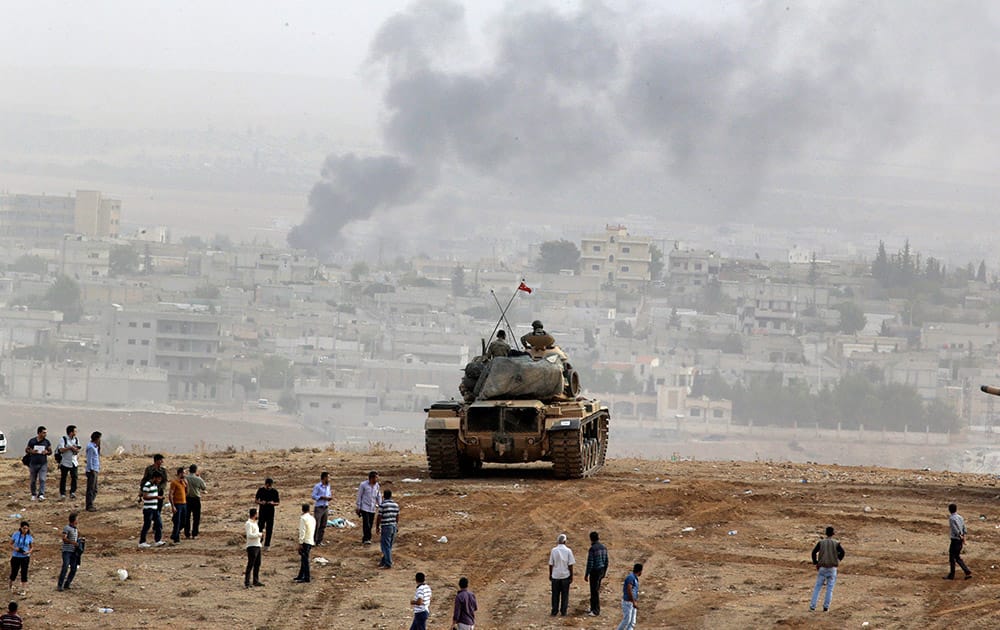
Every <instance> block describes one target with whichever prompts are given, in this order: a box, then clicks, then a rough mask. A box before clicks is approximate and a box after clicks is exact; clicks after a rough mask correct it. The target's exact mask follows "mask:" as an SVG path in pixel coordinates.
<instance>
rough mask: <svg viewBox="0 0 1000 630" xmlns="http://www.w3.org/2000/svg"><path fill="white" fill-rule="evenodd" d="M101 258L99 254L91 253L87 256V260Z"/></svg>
mask: <svg viewBox="0 0 1000 630" xmlns="http://www.w3.org/2000/svg"><path fill="white" fill-rule="evenodd" d="M100 257H101V255H100V254H99V253H97V252H90V253H89V254H87V258H100Z"/></svg>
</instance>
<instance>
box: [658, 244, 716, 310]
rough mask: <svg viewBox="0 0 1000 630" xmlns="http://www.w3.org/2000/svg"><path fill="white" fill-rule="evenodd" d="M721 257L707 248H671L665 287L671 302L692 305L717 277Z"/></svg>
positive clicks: (677, 304)
mask: <svg viewBox="0 0 1000 630" xmlns="http://www.w3.org/2000/svg"><path fill="white" fill-rule="evenodd" d="M721 270H722V257H721V256H720V255H719V254H718V253H716V252H713V251H708V250H680V249H675V250H672V251H671V252H670V253H669V255H668V258H667V289H668V292H669V296H670V300H671V303H672V304H674V305H676V306H693V305H695V304H697V303H698V302H699V301H700V300H701V298H702V296H703V295H704V291H705V287H707V286H708V285H709V284H710V283H712V282H715V281H717V280H718V279H719V272H720V271H721Z"/></svg>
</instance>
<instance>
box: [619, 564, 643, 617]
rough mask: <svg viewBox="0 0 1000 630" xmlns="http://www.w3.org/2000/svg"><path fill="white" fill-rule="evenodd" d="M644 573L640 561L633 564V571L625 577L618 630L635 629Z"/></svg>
mask: <svg viewBox="0 0 1000 630" xmlns="http://www.w3.org/2000/svg"><path fill="white" fill-rule="evenodd" d="M640 575H642V565H641V564H639V563H638V562H637V563H635V564H634V565H632V572H631V573H629V574H628V576H626V577H625V583H624V584H622V621H621V623H619V624H618V630H633V629H634V628H635V619H636V613H637V612H638V610H639V576H640Z"/></svg>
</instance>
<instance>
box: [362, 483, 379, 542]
mask: <svg viewBox="0 0 1000 630" xmlns="http://www.w3.org/2000/svg"><path fill="white" fill-rule="evenodd" d="M380 492H381V486H379V483H378V472H377V471H374V470H373V471H371V472H369V473H368V480H367V481H362V482H361V485H360V486H358V499H357V504H356V511H357V514H358V516H360V517H361V543H362V544H364V545H370V544H372V524H373V523H375V513H376V512H378V506H379V503H380V502H381V494H380Z"/></svg>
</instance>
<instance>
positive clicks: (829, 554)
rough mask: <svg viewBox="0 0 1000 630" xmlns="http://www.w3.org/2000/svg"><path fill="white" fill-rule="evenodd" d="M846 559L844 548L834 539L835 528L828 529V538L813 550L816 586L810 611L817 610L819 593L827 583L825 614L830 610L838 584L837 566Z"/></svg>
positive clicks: (810, 601)
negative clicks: (835, 586)
mask: <svg viewBox="0 0 1000 630" xmlns="http://www.w3.org/2000/svg"><path fill="white" fill-rule="evenodd" d="M843 559H844V548H843V547H841V546H840V542H839V541H837V540H835V539H834V537H833V528H832V527H827V528H826V538H824V539H823V540H821V541H819V542H818V543H816V546H815V547H813V550H812V561H813V565H815V566H816V586H815V587H813V596H812V599H811V600H809V610H816V602H817V600H819V591H820V589H822V588H823V583H824V582H825V583H826V597H824V598H823V612H826V611H828V610H830V602H831V601H832V600H833V587H834V585H835V584H836V583H837V566H838V565H839V564H840V561H841V560H843Z"/></svg>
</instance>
